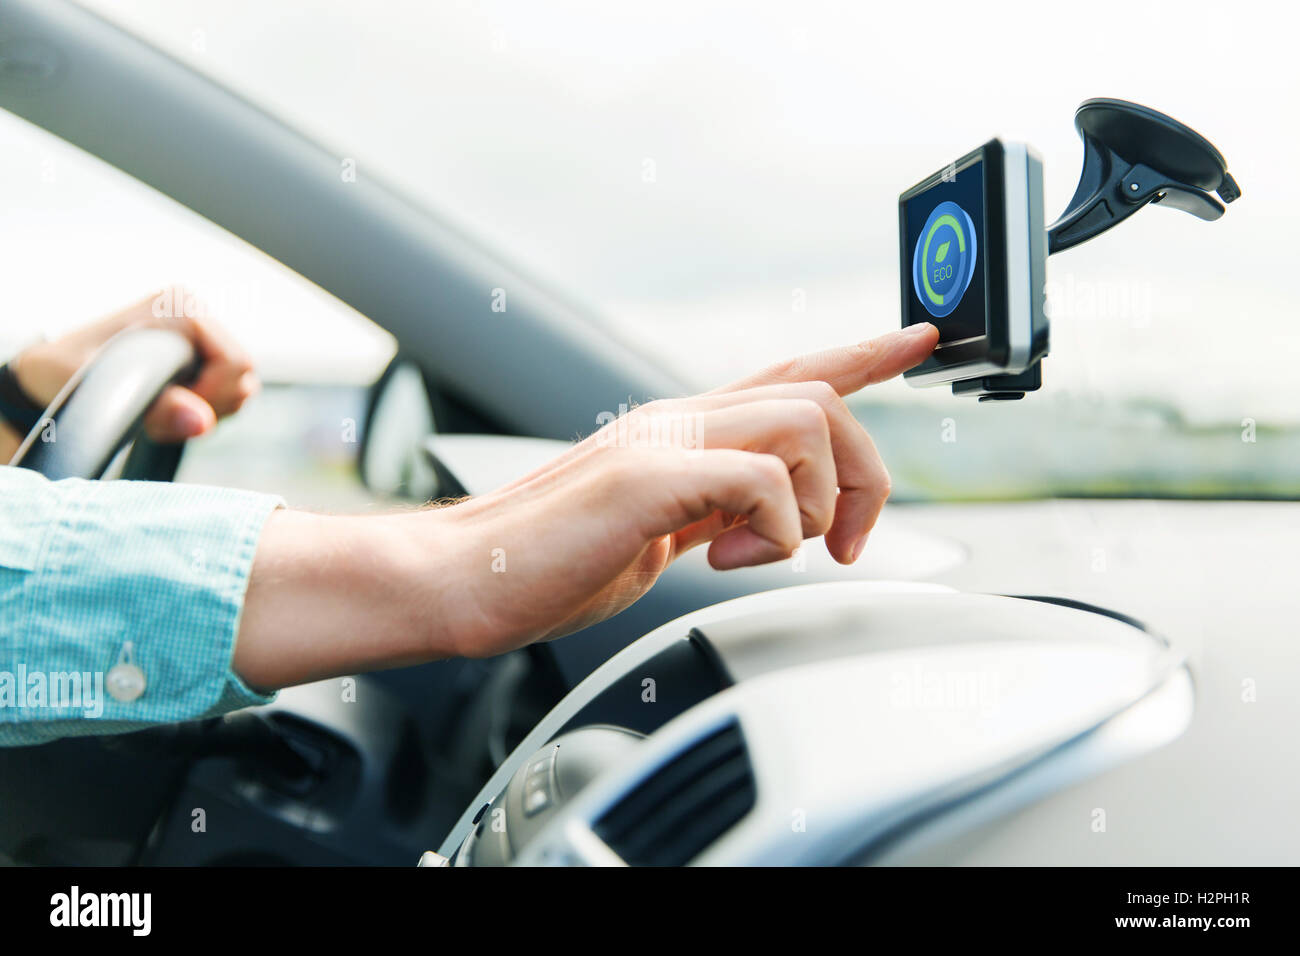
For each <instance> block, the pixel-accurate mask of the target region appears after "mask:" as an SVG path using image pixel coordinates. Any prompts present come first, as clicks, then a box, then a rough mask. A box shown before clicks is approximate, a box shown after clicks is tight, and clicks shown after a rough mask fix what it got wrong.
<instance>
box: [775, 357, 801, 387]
mask: <svg viewBox="0 0 1300 956" xmlns="http://www.w3.org/2000/svg"><path fill="white" fill-rule="evenodd" d="M807 372H808V363H807V362H806V361H805V360H804V359H803V357H802V356H795V357H794V358H788V359H782V360H781V361H779V362H777V363H776V364H775V365H772V366H769V367H768V370H767V375H766V376H765V377H766V378H770V379H775V380H777V381H781V382H799V381H803V379H804V378H806V377H807Z"/></svg>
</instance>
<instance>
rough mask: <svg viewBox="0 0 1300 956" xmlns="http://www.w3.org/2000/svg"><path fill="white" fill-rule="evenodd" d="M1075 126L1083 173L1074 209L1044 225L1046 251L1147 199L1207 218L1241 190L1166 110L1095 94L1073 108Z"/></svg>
mask: <svg viewBox="0 0 1300 956" xmlns="http://www.w3.org/2000/svg"><path fill="white" fill-rule="evenodd" d="M1074 125H1075V128H1076V129H1078V131H1079V135H1080V137H1082V138H1083V172H1082V173H1081V174H1080V176H1079V185H1078V187H1077V188H1076V189H1075V191H1074V198H1072V199H1071V200H1070V205H1069V207H1068V208H1067V209H1066V211H1065V212H1064V213H1063V214H1062V215H1061V217H1060V218H1059V219H1058V220H1056V222H1054V223H1052V225H1050V226H1049V227H1048V229H1047V251H1048V253H1049V254H1051V253H1055V252H1061V251H1063V250H1065V249H1069V248H1070V247H1071V246H1077V245H1078V244H1079V243H1081V242H1086V241H1087V240H1089V239H1091V238H1092V237H1093V236H1097V235H1100V234H1101V233H1103V232H1105V231H1106V230H1107V229H1109V228H1111V227H1112V226H1115V225H1117V224H1119V223H1121V222H1123V221H1124V220H1125V219H1127V218H1128V217H1129V216H1131V215H1133V213H1135V212H1137V211H1138V210H1139V209H1141V208H1142V207H1143V206H1145V205H1146V204H1147V203H1160V204H1162V205H1165V206H1169V207H1172V208H1174V209H1181V210H1182V211H1183V212H1188V213H1191V214H1192V215H1193V216H1196V217H1197V218H1198V219H1205V220H1207V221H1208V220H1214V219H1218V218H1219V217H1220V216H1222V215H1223V211H1224V204H1225V203H1230V202H1232V201H1233V200H1235V199H1237V198H1238V197H1239V196H1240V195H1241V188H1240V187H1239V186H1238V185H1237V181H1236V180H1235V179H1233V178H1232V175H1231V174H1230V173H1229V172H1228V166H1227V163H1226V162H1225V161H1224V158H1223V156H1222V155H1221V154H1220V153H1219V151H1218V150H1217V149H1215V148H1214V146H1213V145H1212V144H1211V143H1210V142H1209V140H1207V139H1205V137H1203V136H1201V135H1200V134H1199V133H1197V132H1196V131H1195V130H1194V129H1192V128H1191V127H1188V126H1184V125H1183V124H1182V123H1180V122H1178V121H1177V120H1176V119H1173V118H1172V117H1170V116H1166V115H1165V114H1164V113H1160V112H1157V111H1156V110H1153V109H1149V108H1148V107H1145V106H1140V105H1139V104H1137V103H1129V102H1127V101H1125V100H1114V99H1104V98H1103V99H1091V100H1086V101H1085V102H1084V103H1083V104H1082V105H1081V106H1080V107H1079V109H1078V110H1077V111H1076V112H1075V114H1074ZM1212 192H1213V193H1217V195H1218V197H1219V198H1218V199H1215V198H1214V196H1213V195H1211V193H1212ZM1219 200H1222V203H1221V202H1219Z"/></svg>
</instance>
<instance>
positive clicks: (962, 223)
mask: <svg viewBox="0 0 1300 956" xmlns="http://www.w3.org/2000/svg"><path fill="white" fill-rule="evenodd" d="M903 217H904V222H905V228H906V242H907V245H906V246H905V249H904V251H905V252H906V253H907V261H908V262H909V263H910V265H911V270H910V274H909V275H907V276H905V277H904V282H905V284H906V287H907V288H908V290H909V292H910V294H908V295H906V296H905V298H906V302H907V305H908V324H909V325H911V324H913V323H915V322H933V323H934V324H935V325H936V326H938V328H939V341H940V342H955V341H957V340H960V339H968V338H973V337H975V336H980V335H984V334H985V332H986V328H985V324H986V323H985V315H984V311H985V299H984V264H983V259H984V257H985V255H986V253H987V249H986V246H985V237H986V232H985V223H984V163H983V161H982V160H981V161H977V162H975V163H972V164H971V165H970V166H967V167H966V168H965V169H961V170H954V171H953V172H952V173H951V174H948V175H945V176H944V177H942V178H941V179H940V181H939V182H937V183H935V184H934V185H933V186H931V187H930V188H929V189H927V190H926V191H925V192H923V193H921V194H920V195H917V196H913V197H912V198H911V199H909V200H907V201H906V203H904V206H903Z"/></svg>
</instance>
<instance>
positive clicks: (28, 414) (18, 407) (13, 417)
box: [0, 362, 45, 435]
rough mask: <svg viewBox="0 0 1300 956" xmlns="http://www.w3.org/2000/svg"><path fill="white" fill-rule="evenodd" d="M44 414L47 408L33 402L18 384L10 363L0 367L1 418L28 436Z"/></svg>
mask: <svg viewBox="0 0 1300 956" xmlns="http://www.w3.org/2000/svg"><path fill="white" fill-rule="evenodd" d="M44 412H45V406H44V405H41V404H39V403H37V402H35V401H33V400H32V398H31V396H29V395H28V394H27V393H26V392H24V391H23V387H22V386H21V385H19V384H18V376H16V375H14V370H13V368H12V367H11V366H10V365H9V363H8V362H6V363H5V364H4V365H0V418H3V419H5V421H7V422H9V424H10V425H13V426H14V428H15V429H16V430H17V431H18V432H19V433H20V434H23V435H26V434H27V433H28V432H30V431H31V430H32V429H33V428H35V427H36V426H37V425H38V424H39V423H40V421H41V415H42V414H43V413H44Z"/></svg>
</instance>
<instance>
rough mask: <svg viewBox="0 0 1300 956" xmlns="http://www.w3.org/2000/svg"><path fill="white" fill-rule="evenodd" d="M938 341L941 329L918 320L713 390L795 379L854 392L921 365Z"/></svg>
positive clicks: (798, 358)
mask: <svg viewBox="0 0 1300 956" xmlns="http://www.w3.org/2000/svg"><path fill="white" fill-rule="evenodd" d="M938 342H939V330H938V329H937V328H935V327H934V326H933V325H931V324H930V323H929V322H919V323H917V324H915V325H909V326H908V327H907V328H905V329H900V330H899V331H897V332H890V333H888V334H887V335H882V336H879V337H877V338H874V339H869V340H868V341H866V342H859V343H858V344H856V345H844V346H840V347H839V348H833V349H827V350H826V351H824V352H813V353H811V354H808V355H800V356H798V357H797V358H792V359H786V360H785V361H784V362H778V363H777V364H775V365H770V366H768V367H767V368H765V369H763V370H762V371H760V372H756V373H754V374H753V375H749V376H746V377H745V378H742V379H741V380H740V381H738V382H733V383H731V384H730V385H724V386H723V387H722V388H718V389H714V393H715V394H716V393H720V392H736V391H740V390H742V389H746V388H758V387H760V386H763V385H783V384H788V383H792V382H827V383H829V384H830V385H831V387H833V388H834V389H835V391H836V392H838V393H839V394H840V395H852V394H853V393H854V392H856V391H858V390H859V389H863V388H866V387H867V386H868V385H874V384H876V383H877V382H883V381H886V380H887V379H891V378H893V377H894V376H895V375H901V374H902V373H903V372H906V371H907V370H908V369H909V368H912V367H913V366H915V365H919V364H920V363H921V362H922V361H924V360H925V358H926V356H928V355H929V354H930V353H931V352H933V351H934V347H935V345H937V344H938Z"/></svg>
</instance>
